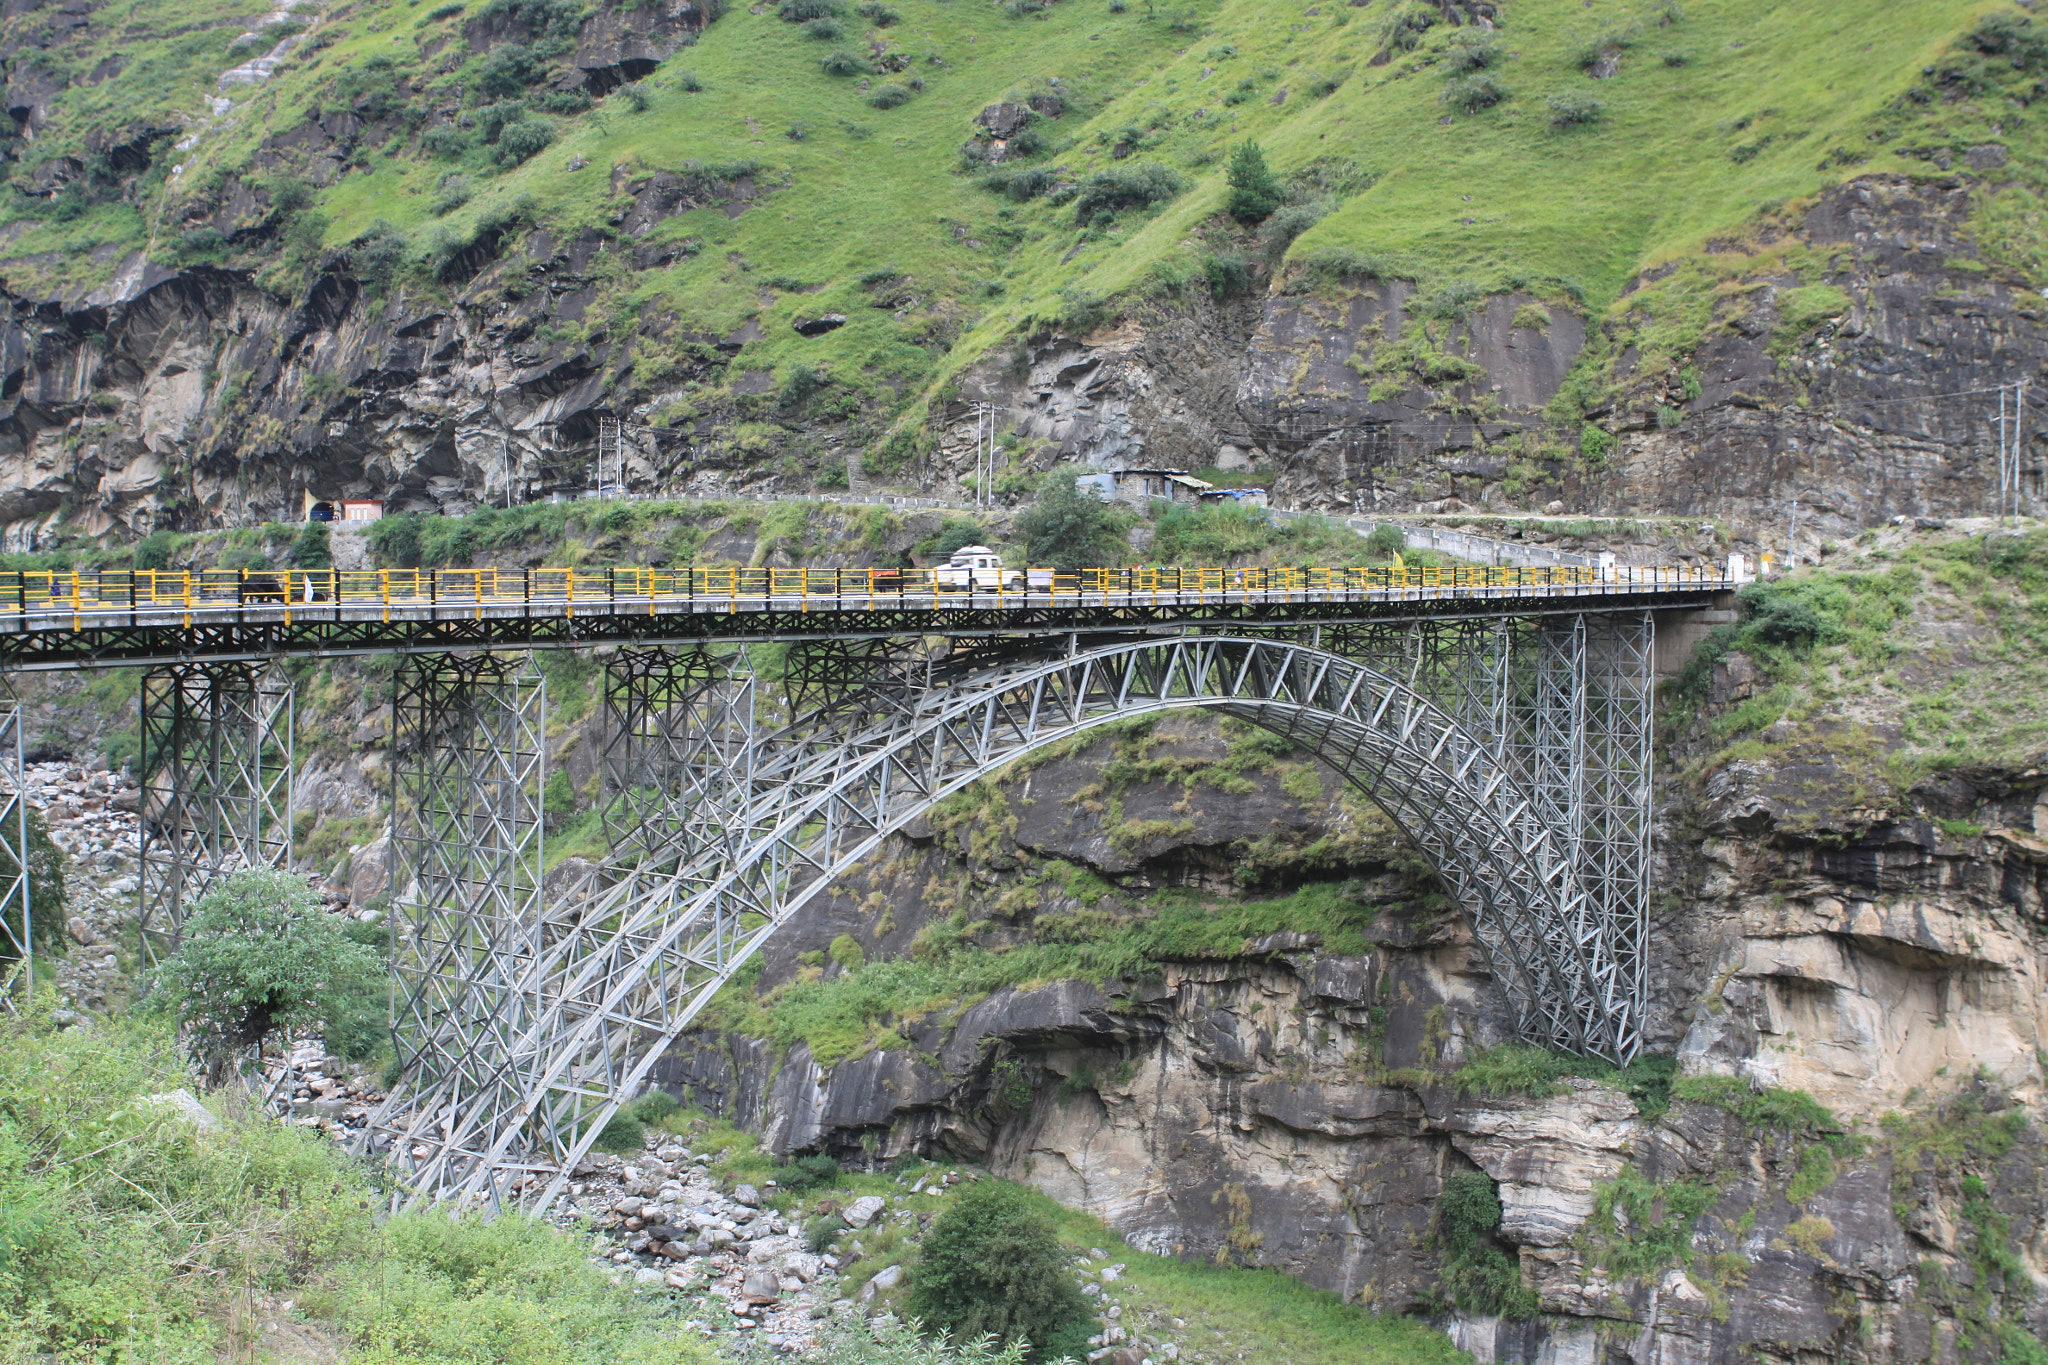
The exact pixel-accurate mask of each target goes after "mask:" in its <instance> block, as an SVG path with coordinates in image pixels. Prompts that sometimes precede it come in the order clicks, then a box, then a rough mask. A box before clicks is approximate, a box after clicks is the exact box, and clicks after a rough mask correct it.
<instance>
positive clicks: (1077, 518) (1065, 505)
mask: <svg viewBox="0 0 2048 1365" xmlns="http://www.w3.org/2000/svg"><path fill="white" fill-rule="evenodd" d="M1016 537H1017V539H1018V541H1019V542H1021V543H1022V545H1023V547H1024V558H1025V561H1026V562H1027V563H1028V564H1030V565H1031V567H1033V568H1039V569H1045V568H1051V569H1059V570H1061V571H1063V572H1072V571H1073V570H1075V569H1089V568H1096V567H1099V566H1103V565H1111V564H1115V563H1117V562H1118V561H1119V560H1120V559H1122V557H1123V537H1121V536H1119V535H1118V534H1117V531H1116V520H1115V513H1113V512H1112V511H1111V510H1110V508H1109V507H1108V505H1107V504H1105V503H1103V502H1102V501H1101V500H1100V499H1098V498H1094V497H1091V496H1090V495H1088V494H1086V493H1083V492H1082V491H1081V490H1080V487H1079V486H1078V484H1077V482H1076V475H1075V472H1074V470H1073V469H1072V468H1063V469H1052V470H1048V471H1046V474H1045V477H1044V478H1042V479H1041V480H1039V484H1038V500H1037V501H1036V502H1034V503H1032V504H1031V506H1030V507H1028V508H1026V509H1025V510H1024V512H1023V513H1022V514H1021V515H1020V516H1018V518H1017V524H1016Z"/></svg>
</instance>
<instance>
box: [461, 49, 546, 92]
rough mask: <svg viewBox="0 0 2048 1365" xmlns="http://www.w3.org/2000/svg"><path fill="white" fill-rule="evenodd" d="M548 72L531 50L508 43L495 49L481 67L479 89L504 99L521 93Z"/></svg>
mask: <svg viewBox="0 0 2048 1365" xmlns="http://www.w3.org/2000/svg"><path fill="white" fill-rule="evenodd" d="M544 69H545V68H543V67H542V65H541V63H540V62H539V61H538V60H537V59H536V58H535V57H534V55H533V52H532V51H531V50H530V49H528V48H525V47H520V46H516V45H512V44H507V45H506V46H503V47H498V48H493V49H492V50H491V54H490V55H489V56H487V57H485V58H484V59H483V61H481V62H479V63H478V64H477V69H476V88H477V89H478V90H480V91H482V92H483V93H484V94H486V95H490V96H493V97H494V98H498V99H503V98H505V97H506V96H508V95H516V94H518V93H519V92H520V91H522V90H524V89H526V87H527V86H529V85H532V84H533V83H534V82H535V81H537V80H539V79H540V77H541V73H542V71H543V70H544Z"/></svg>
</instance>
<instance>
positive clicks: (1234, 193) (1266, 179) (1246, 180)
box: [1230, 142, 1286, 224]
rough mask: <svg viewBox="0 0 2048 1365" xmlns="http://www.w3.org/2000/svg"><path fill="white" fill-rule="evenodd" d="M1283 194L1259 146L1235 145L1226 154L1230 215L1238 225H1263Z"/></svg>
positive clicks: (1251, 144)
mask: <svg viewBox="0 0 2048 1365" xmlns="http://www.w3.org/2000/svg"><path fill="white" fill-rule="evenodd" d="M1285 193H1286V192H1285V190H1284V189H1283V188H1282V187H1281V184H1280V180H1279V178H1278V177H1277V176H1275V175H1274V174H1273V172H1272V171H1271V170H1270V169H1269V168H1268V167H1267V165H1266V154H1265V152H1264V151H1263V150H1261V149H1260V147H1259V144H1258V143H1256V142H1240V143H1238V144H1237V150H1236V151H1234V152H1232V153H1231V154H1230V216H1231V217H1233V218H1235V219H1237V221H1238V222H1240V223H1245V224H1251V223H1263V222H1265V221H1266V219H1268V218H1270V217H1272V216H1273V210H1274V209H1277V208H1279V207H1280V201H1281V199H1282V198H1283V197H1285Z"/></svg>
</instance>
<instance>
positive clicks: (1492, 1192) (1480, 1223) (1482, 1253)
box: [1436, 1171, 1537, 1319]
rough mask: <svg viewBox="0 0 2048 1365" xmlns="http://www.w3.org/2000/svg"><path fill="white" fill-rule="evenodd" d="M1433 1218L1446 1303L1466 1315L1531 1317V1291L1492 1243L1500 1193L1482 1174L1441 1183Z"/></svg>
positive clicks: (1518, 1269) (1533, 1304)
mask: <svg viewBox="0 0 2048 1365" xmlns="http://www.w3.org/2000/svg"><path fill="white" fill-rule="evenodd" d="M1436 1218H1437V1245H1438V1247H1440V1248H1441V1249H1442V1250H1443V1252H1444V1267H1443V1274H1442V1277H1441V1284H1442V1287H1443V1297H1444V1299H1445V1300H1447V1301H1448V1302H1450V1303H1451V1304H1453V1305H1454V1306H1456V1307H1458V1308H1460V1309H1463V1310H1464V1311H1466V1312H1468V1313H1486V1314H1495V1313H1497V1314H1500V1315H1501V1316H1503V1317H1508V1318H1517V1319H1520V1318H1529V1317H1533V1316H1535V1314H1536V1308H1537V1301H1536V1294H1535V1291H1534V1290H1531V1289H1527V1288H1524V1287H1523V1285H1522V1270H1521V1266H1520V1265H1519V1264H1517V1263H1516V1261H1515V1259H1514V1258H1513V1257H1512V1256H1510V1255H1509V1254H1508V1252H1507V1251H1506V1250H1505V1249H1504V1248H1502V1247H1501V1246H1500V1245H1499V1244H1497V1243H1496V1242H1495V1241H1494V1240H1493V1236H1492V1234H1493V1231H1494V1229H1496V1228H1498V1227H1499V1226H1500V1219H1501V1206H1500V1192H1499V1190H1498V1188H1497V1187H1496V1186H1495V1185H1494V1183H1493V1180H1492V1179H1491V1178H1490V1177H1488V1176H1487V1175H1486V1173H1485V1172H1483V1171H1466V1172H1463V1173H1461V1174H1458V1175H1454V1176H1451V1177H1450V1178H1449V1179H1447V1180H1445V1181H1444V1188H1443V1193H1442V1194H1441V1195H1440V1196H1439V1197H1438V1199H1437V1205H1436Z"/></svg>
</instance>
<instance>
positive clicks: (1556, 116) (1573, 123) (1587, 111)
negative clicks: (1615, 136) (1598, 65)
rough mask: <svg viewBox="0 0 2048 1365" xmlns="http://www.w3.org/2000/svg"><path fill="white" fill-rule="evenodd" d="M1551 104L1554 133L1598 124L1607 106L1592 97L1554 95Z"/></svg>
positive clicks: (1551, 125)
mask: <svg viewBox="0 0 2048 1365" xmlns="http://www.w3.org/2000/svg"><path fill="white" fill-rule="evenodd" d="M1549 104H1550V127H1551V130H1552V131H1553V132H1563V131H1564V130H1565V129H1567V128H1579V127H1583V126H1585V125H1587V124H1591V123H1598V122H1599V121H1600V117H1601V115H1602V114H1603V113H1605V112H1606V106H1605V105H1603V104H1601V103H1600V101H1599V100H1596V99H1594V98H1593V97H1592V96H1591V95H1576V94H1565V95H1552V96H1551V97H1550V100H1549Z"/></svg>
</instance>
